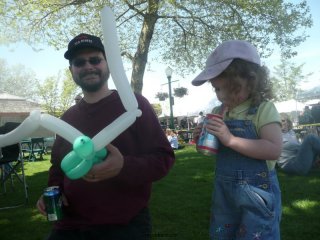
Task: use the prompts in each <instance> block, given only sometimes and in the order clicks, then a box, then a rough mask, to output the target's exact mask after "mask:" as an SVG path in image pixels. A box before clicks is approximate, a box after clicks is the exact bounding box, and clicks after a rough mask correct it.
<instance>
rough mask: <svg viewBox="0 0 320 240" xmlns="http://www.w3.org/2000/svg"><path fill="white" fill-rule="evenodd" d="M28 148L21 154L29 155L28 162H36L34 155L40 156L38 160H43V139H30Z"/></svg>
mask: <svg viewBox="0 0 320 240" xmlns="http://www.w3.org/2000/svg"><path fill="white" fill-rule="evenodd" d="M29 146H30V147H29V148H25V149H23V153H28V154H29V157H28V158H29V161H35V160H37V157H36V154H38V155H40V157H39V159H40V160H43V154H45V144H44V138H43V137H36V138H31V140H30V145H29Z"/></svg>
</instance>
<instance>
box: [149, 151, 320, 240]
mask: <svg viewBox="0 0 320 240" xmlns="http://www.w3.org/2000/svg"><path fill="white" fill-rule="evenodd" d="M175 153H176V163H175V165H174V167H173V169H172V170H171V171H170V173H169V175H168V176H167V177H165V178H164V179H162V180H161V181H159V182H157V183H156V184H154V190H153V196H152V199H151V212H152V216H153V233H154V234H155V235H154V236H155V239H157V238H156V236H158V235H159V236H162V235H161V234H163V236H166V234H167V235H168V237H167V238H165V237H164V238H160V239H168V240H176V239H179V240H180V239H184V240H188V239H190V240H205V239H209V236H208V231H209V221H210V219H209V218H210V217H209V215H210V206H211V194H212V191H213V177H214V167H215V161H214V160H213V159H212V158H210V157H206V156H203V155H201V154H198V153H197V152H196V150H195V148H194V147H192V146H190V147H187V148H186V149H185V150H182V151H180V152H179V151H176V152H175ZM278 175H279V182H280V186H281V190H282V205H283V215H282V221H281V239H282V240H301V239H317V238H318V237H319V235H320V187H319V185H320V171H313V172H311V173H310V174H309V175H308V176H290V175H286V174H284V173H282V172H279V173H278ZM170 236H171V237H170Z"/></svg>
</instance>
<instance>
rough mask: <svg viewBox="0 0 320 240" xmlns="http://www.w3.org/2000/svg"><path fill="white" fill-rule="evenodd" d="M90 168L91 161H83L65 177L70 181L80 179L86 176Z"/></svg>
mask: <svg viewBox="0 0 320 240" xmlns="http://www.w3.org/2000/svg"><path fill="white" fill-rule="evenodd" d="M91 167H92V160H85V159H83V160H82V161H81V162H80V164H78V165H77V166H76V167H75V168H73V169H71V170H70V171H69V172H67V173H66V175H67V176H68V177H69V178H70V179H78V178H82V177H83V176H84V175H86V174H87V173H88V172H89V171H90V169H91Z"/></svg>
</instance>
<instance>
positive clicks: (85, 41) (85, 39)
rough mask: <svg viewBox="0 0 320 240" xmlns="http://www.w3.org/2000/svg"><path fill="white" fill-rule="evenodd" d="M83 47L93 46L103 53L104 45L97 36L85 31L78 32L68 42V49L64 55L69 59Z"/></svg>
mask: <svg viewBox="0 0 320 240" xmlns="http://www.w3.org/2000/svg"><path fill="white" fill-rule="evenodd" d="M84 48H94V49H97V50H100V51H101V52H103V54H104V55H105V51H104V47H103V44H102V41H101V39H100V38H99V37H96V36H93V35H90V34H86V33H80V34H79V35H78V36H76V37H75V38H73V39H72V40H71V41H70V42H69V44H68V51H66V52H65V54H64V57H65V58H66V59H68V60H71V59H72V58H73V56H74V53H75V52H76V51H78V50H80V49H84Z"/></svg>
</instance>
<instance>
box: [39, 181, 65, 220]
mask: <svg viewBox="0 0 320 240" xmlns="http://www.w3.org/2000/svg"><path fill="white" fill-rule="evenodd" d="M43 200H44V203H45V207H46V212H47V219H48V221H50V222H51V221H58V220H60V219H61V218H62V196H61V192H60V188H59V187H58V186H52V187H47V188H46V189H45V190H44V193H43Z"/></svg>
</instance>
